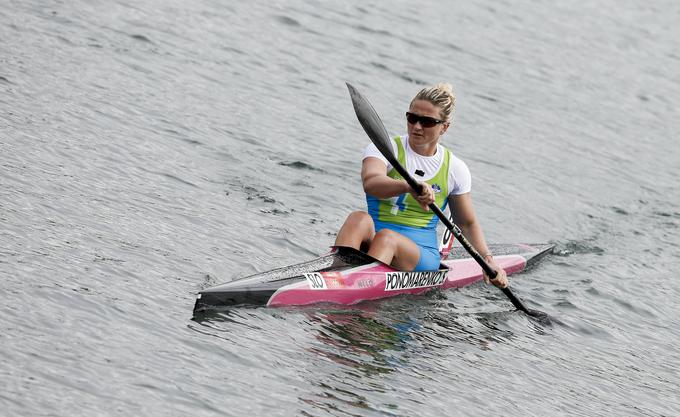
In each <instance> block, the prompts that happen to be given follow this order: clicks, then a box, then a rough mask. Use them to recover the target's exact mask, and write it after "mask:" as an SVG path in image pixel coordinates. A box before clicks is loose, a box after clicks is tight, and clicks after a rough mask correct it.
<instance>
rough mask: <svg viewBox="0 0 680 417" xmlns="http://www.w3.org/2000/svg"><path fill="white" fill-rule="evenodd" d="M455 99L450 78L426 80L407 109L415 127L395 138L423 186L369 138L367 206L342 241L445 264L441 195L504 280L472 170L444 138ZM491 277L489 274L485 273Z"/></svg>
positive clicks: (414, 265)
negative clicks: (480, 213)
mask: <svg viewBox="0 0 680 417" xmlns="http://www.w3.org/2000/svg"><path fill="white" fill-rule="evenodd" d="M454 106H455V97H454V95H453V91H452V89H451V86H450V85H449V84H438V85H436V86H434V87H427V88H423V89H422V90H421V91H420V92H419V93H418V94H416V96H415V97H414V98H413V100H411V104H410V107H409V111H408V112H406V120H407V132H408V135H407V136H405V137H403V138H402V137H399V136H397V137H395V138H394V140H393V141H392V147H393V150H394V154H395V155H397V159H398V160H399V162H400V163H401V164H402V165H403V166H404V167H405V168H406V170H407V171H408V172H409V173H412V174H413V177H414V178H416V179H417V180H420V181H419V182H420V184H422V185H423V187H422V192H421V193H420V194H416V193H415V191H413V190H412V189H411V187H409V185H408V183H407V182H406V181H405V180H404V179H403V178H402V177H401V176H400V175H399V174H398V173H397V172H396V171H395V170H394V169H393V168H392V166H391V164H390V163H389V162H388V161H387V159H385V157H384V156H383V155H382V154H381V153H380V152H379V151H378V149H377V148H376V147H375V145H373V144H370V145H368V147H367V148H366V149H365V151H364V158H363V163H362V168H361V180H362V182H363V186H364V191H365V192H366V201H367V203H368V212H364V211H356V212H353V213H351V214H350V215H349V216H348V217H347V220H345V223H344V224H343V226H342V228H341V229H340V231H339V232H338V236H337V238H336V240H335V244H336V245H337V246H350V247H353V248H355V249H361V250H364V251H367V252H368V254H369V255H371V256H372V257H374V258H375V259H378V260H380V261H382V262H384V263H386V264H390V265H392V266H393V267H394V268H396V269H398V270H401V271H428V270H436V269H439V263H440V262H439V261H440V255H439V249H438V245H437V229H436V226H437V221H438V218H437V216H436V215H435V214H434V213H433V212H432V211H430V209H429V207H428V205H429V204H430V203H435V204H437V205H438V206H439V207H440V208H441V209H442V210H444V208H445V207H446V205H447V204H448V205H449V209H450V210H451V213H452V215H453V221H454V223H456V224H457V225H458V226H459V227H460V229H461V231H462V232H463V234H464V235H465V237H466V238H467V239H468V240H469V241H470V243H471V244H472V245H473V246H474V247H475V249H477V251H478V252H479V253H480V254H482V256H483V257H484V259H485V260H486V261H487V262H488V263H489V265H490V266H491V267H492V268H493V269H495V270H496V271H497V272H498V275H497V276H496V278H495V279H493V280H491V282H492V283H493V284H494V285H496V286H497V287H500V288H505V287H507V285H508V280H507V276H506V273H505V271H504V270H503V269H502V268H499V267H498V266H497V265H496V263H495V262H494V260H493V255H492V254H491V253H490V252H489V248H488V247H487V245H486V242H485V240H484V234H483V232H482V228H481V226H480V224H479V222H478V221H477V217H476V215H475V211H474V209H473V207H472V198H471V196H470V189H471V176H470V171H469V169H468V167H467V165H465V163H464V162H463V161H461V160H460V159H458V158H457V157H455V156H454V155H453V154H452V153H451V151H449V150H448V149H446V148H445V147H443V146H442V145H440V144H439V139H440V137H441V136H442V135H443V134H444V133H445V132H446V131H447V130H448V128H449V126H450V124H451V117H452V116H453V110H454ZM484 278H485V280H486V281H487V282H489V277H488V276H486V274H485V276H484Z"/></svg>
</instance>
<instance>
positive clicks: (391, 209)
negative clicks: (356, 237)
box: [366, 136, 451, 246]
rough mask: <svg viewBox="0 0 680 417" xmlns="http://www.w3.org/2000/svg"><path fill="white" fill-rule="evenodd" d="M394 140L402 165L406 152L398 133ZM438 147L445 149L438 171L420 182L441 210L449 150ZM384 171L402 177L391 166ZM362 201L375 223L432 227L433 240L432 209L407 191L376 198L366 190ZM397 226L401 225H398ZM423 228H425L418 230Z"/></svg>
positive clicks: (446, 200) (445, 200)
mask: <svg viewBox="0 0 680 417" xmlns="http://www.w3.org/2000/svg"><path fill="white" fill-rule="evenodd" d="M394 141H395V142H396V145H397V160H398V161H399V163H400V164H401V165H402V166H404V167H405V166H406V165H407V164H406V152H405V149H404V144H403V143H402V140H401V137H399V136H396V137H395V138H394ZM442 149H444V151H445V153H444V156H443V160H442V163H441V166H440V168H439V171H437V173H436V174H435V175H434V176H433V177H432V178H430V179H429V180H426V181H424V182H425V183H427V184H429V185H430V187H432V188H433V189H434V192H435V204H437V206H439V208H441V209H442V210H444V209H445V208H446V205H447V203H448V199H447V197H448V195H447V192H448V189H449V186H448V176H449V164H450V162H451V151H449V150H448V149H446V148H444V147H442ZM387 175H388V176H389V177H391V178H394V179H403V177H402V176H401V175H400V174H399V173H398V172H397V171H396V170H395V169H394V168H392V169H391V170H390V171H389V172H388V173H387ZM366 203H367V206H368V213H369V214H370V215H371V217H372V218H373V221H374V222H375V223H376V224H394V225H400V226H405V227H407V228H416V229H426V230H427V231H428V232H429V231H430V230H432V231H433V233H434V240H435V241H436V226H437V220H438V218H437V216H436V215H435V214H434V213H433V212H432V211H425V210H423V208H422V207H420V204H418V202H417V201H416V199H414V198H413V197H412V196H411V194H410V193H406V194H402V195H399V196H396V197H392V198H389V199H378V198H376V197H373V196H372V195H369V194H366ZM397 229H402V228H401V227H399V228H397ZM395 230H396V229H395ZM397 231H399V230H397ZM424 231H425V230H422V232H424ZM418 234H420V233H418ZM428 240H429V239H428ZM428 246H429V245H428Z"/></svg>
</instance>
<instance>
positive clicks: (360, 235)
mask: <svg viewBox="0 0 680 417" xmlns="http://www.w3.org/2000/svg"><path fill="white" fill-rule="evenodd" d="M373 236H375V226H374V224H373V219H372V218H371V216H370V215H369V214H368V213H366V212H365V211H355V212H353V213H350V215H349V216H347V219H346V220H345V223H344V224H343V225H342V227H341V228H340V231H339V232H338V236H337V237H336V238H335V245H336V246H349V247H352V248H354V249H358V250H362V249H363V250H364V251H365V250H368V247H369V246H370V245H371V242H372V241H373Z"/></svg>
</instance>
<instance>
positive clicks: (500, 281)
mask: <svg viewBox="0 0 680 417" xmlns="http://www.w3.org/2000/svg"><path fill="white" fill-rule="evenodd" d="M484 260H485V261H486V262H487V263H488V264H489V266H490V267H491V269H493V270H495V271H496V273H497V274H498V275H496V278H494V279H489V276H488V275H487V274H486V272H484V282H486V283H487V284H488V283H491V284H493V285H495V286H497V287H498V288H506V287H507V286H508V274H506V273H505V270H504V269H503V268H501V267H499V266H498V265H496V262H495V261H494V260H493V257H492V256H490V255H487V256H485V257H484Z"/></svg>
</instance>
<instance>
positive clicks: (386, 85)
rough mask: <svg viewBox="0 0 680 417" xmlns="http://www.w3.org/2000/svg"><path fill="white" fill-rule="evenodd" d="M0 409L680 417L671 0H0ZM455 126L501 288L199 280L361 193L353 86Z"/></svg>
mask: <svg viewBox="0 0 680 417" xmlns="http://www.w3.org/2000/svg"><path fill="white" fill-rule="evenodd" d="M0 6H2V7H0V166H1V168H0V181H1V182H0V288H1V294H2V303H0V414H1V415H6V416H132V415H140V416H170V415H172V416H185V415H195V416H212V415H227V416H245V415H274V416H292V415H298V416H442V415H461V416H467V415H477V416H482V415H484V416H487V415H488V416H492V415H514V416H529V415H530V416H547V415H550V416H556V415H563V416H573V415H583V416H586V415H587V416H592V415H602V416H612V415H626V416H675V415H680V400H679V399H678V388H677V386H678V383H679V382H680V353H679V350H678V345H679V344H680V327H679V325H678V319H677V317H678V313H679V312H680V311H679V309H678V307H677V306H678V301H677V300H678V298H679V296H680V292H679V291H678V289H677V281H678V279H677V278H678V276H677V275H678V270H679V268H678V267H679V266H680V262H679V259H680V234H679V231H680V228H679V226H680V208H679V206H678V202H680V187H678V177H679V176H680V151H679V148H680V147H679V146H678V145H677V139H678V137H679V133H680V129H679V126H680V122H679V120H680V76H679V74H680V52H679V48H678V46H679V43H678V39H680V29H679V28H680V27H679V26H678V21H680V3H678V2H675V1H668V0H667V1H656V2H646V1H642V0H629V1H612V0H602V1H594V0H579V1H574V2H567V3H564V4H562V3H560V4H556V3H555V2H547V1H533V2H528V1H516V2H462V3H461V2H436V1H423V2H404V1H399V2H375V1H374V2H361V1H346V2H327V1H324V2H305V1H289V2H281V1H273V2H270V1H255V2H226V1H208V0H203V1H194V2H180V1H176V0H170V1H159V0H156V1H145V2H127V1H113V2H112V1H106V2H105V1H75V2H62V1H10V0H1V1H0ZM345 81H350V82H352V83H353V84H355V85H356V86H357V87H358V88H359V89H360V90H361V91H362V92H363V93H364V94H365V95H367V96H368V97H369V98H370V99H371V101H372V102H373V104H374V105H375V107H376V108H377V110H378V112H379V113H380V114H381V116H382V118H383V120H384V122H385V124H386V126H387V128H388V130H389V131H390V132H391V133H394V134H398V133H403V131H404V129H405V122H404V120H403V113H404V111H405V110H406V107H407V105H408V101H409V100H410V99H411V97H412V96H413V94H415V92H417V91H418V90H419V89H420V88H421V87H422V86H423V85H424V84H431V83H435V82H439V81H449V82H451V83H452V84H453V85H454V88H455V90H456V92H457V96H458V106H457V114H456V117H455V122H454V126H453V128H452V129H450V130H449V133H448V134H447V136H446V139H445V144H446V145H448V146H449V147H451V148H452V149H453V150H454V151H455V152H456V153H457V154H458V155H459V156H460V157H461V158H463V159H464V160H465V161H466V162H467V163H468V165H469V166H470V168H471V170H472V173H473V178H474V181H473V195H474V199H475V203H476V207H477V212H478V215H479V216H480V218H481V219H482V222H483V225H484V228H485V231H486V234H487V238H488V240H489V241H491V242H553V243H555V244H556V245H557V249H556V253H555V254H554V255H552V256H551V257H548V258H546V259H545V260H544V261H542V263H541V264H540V265H539V266H537V267H535V268H533V269H532V270H530V271H528V272H526V273H524V274H522V275H520V276H516V277H515V278H514V279H513V280H512V285H513V288H514V289H515V292H516V293H517V294H518V295H520V296H521V297H522V298H523V299H524V300H525V301H526V303H527V304H529V305H530V306H532V307H535V308H540V309H542V310H544V311H547V312H549V313H550V314H551V315H553V316H555V317H558V318H559V319H560V320H562V321H563V322H564V325H558V326H553V327H544V326H540V325H537V324H536V323H535V322H533V321H531V320H529V319H527V318H526V317H525V316H524V315H522V314H521V313H517V312H512V311H511V306H510V305H509V303H508V302H507V300H505V299H504V297H503V295H502V294H501V293H500V292H498V291H496V290H494V289H493V288H489V287H486V286H483V285H477V286H472V287H469V288H465V289H462V290H459V291H449V292H445V293H438V294H434V295H431V296H426V297H415V298H413V297H411V298H396V299H390V300H387V301H383V302H374V303H365V304H362V305H360V306H357V307H354V308H347V309H342V308H328V307H313V308H285V309H265V308H256V309H236V310H233V311H229V312H225V313H223V314H219V315H216V316H214V317H209V318H207V319H202V320H192V306H193V302H194V296H195V294H196V292H197V291H199V290H200V289H202V288H205V287H207V286H210V285H213V284H216V283H220V282H223V281H229V280H231V279H233V278H236V277H239V276H243V275H247V274H251V273H254V272H257V271H264V270H267V269H271V268H273V267H277V266H281V265H285V264H290V263H294V262H298V261H302V260H306V259H309V258H311V257H313V256H315V255H318V254H320V253H322V252H325V250H326V248H327V247H328V246H329V245H330V244H332V242H333V239H334V233H335V232H336V230H337V229H338V227H339V226H340V224H341V223H342V221H343V219H344V216H345V215H346V214H347V213H348V212H349V211H351V210H354V209H357V208H361V207H363V205H364V202H363V196H362V194H361V187H360V182H359V175H358V172H359V168H360V155H361V151H362V149H363V147H364V146H365V145H366V144H367V139H366V136H365V135H364V134H363V132H362V131H361V128H360V126H359V125H358V123H357V121H356V118H355V115H354V113H353V110H352V107H351V104H350V101H349V97H348V94H347V91H346V88H345V86H344V82H345Z"/></svg>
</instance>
